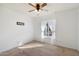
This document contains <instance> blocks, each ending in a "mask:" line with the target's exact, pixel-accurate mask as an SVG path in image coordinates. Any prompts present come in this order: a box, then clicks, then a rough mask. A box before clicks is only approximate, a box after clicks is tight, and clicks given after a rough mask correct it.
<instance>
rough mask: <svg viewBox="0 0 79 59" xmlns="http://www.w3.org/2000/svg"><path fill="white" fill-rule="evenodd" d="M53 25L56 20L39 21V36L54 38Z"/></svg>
mask: <svg viewBox="0 0 79 59" xmlns="http://www.w3.org/2000/svg"><path fill="white" fill-rule="evenodd" d="M55 25H56V20H52V21H51V20H50V21H43V22H42V23H41V30H42V31H41V36H42V38H52V39H55Z"/></svg>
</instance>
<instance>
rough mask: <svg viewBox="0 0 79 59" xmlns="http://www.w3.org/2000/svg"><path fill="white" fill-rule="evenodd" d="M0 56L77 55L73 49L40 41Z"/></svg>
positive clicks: (78, 54) (78, 53)
mask: <svg viewBox="0 0 79 59" xmlns="http://www.w3.org/2000/svg"><path fill="white" fill-rule="evenodd" d="M0 55H1V56H79V52H78V51H76V50H73V49H69V48H64V47H59V46H54V45H49V44H45V43H41V42H30V43H28V44H25V45H24V46H21V47H17V48H15V49H12V50H10V51H6V52H3V53H0Z"/></svg>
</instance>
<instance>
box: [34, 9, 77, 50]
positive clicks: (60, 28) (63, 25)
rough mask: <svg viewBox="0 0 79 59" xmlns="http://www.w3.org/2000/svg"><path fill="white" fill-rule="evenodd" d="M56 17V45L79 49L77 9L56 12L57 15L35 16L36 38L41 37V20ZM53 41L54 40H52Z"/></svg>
mask: <svg viewBox="0 0 79 59" xmlns="http://www.w3.org/2000/svg"><path fill="white" fill-rule="evenodd" d="M53 19H56V40H55V41H56V42H55V44H56V45H60V46H64V47H68V48H73V49H77V45H78V43H77V9H71V10H65V11H60V12H56V13H55V15H49V16H44V17H35V18H34V20H35V22H34V26H35V27H34V28H35V29H34V30H35V39H36V40H39V41H42V40H43V39H41V22H42V21H45V20H53ZM52 43H53V41H52Z"/></svg>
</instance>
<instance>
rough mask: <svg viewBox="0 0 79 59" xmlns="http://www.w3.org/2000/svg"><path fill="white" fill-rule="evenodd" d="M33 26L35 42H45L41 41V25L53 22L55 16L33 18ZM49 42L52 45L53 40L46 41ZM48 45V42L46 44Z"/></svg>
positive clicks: (44, 40)
mask: <svg viewBox="0 0 79 59" xmlns="http://www.w3.org/2000/svg"><path fill="white" fill-rule="evenodd" d="M33 20H34V22H33V24H34V31H35V32H34V35H35V36H34V37H35V40H38V41H43V42H47V40H48V39H47V40H46V39H42V38H41V23H42V22H43V21H49V20H50V21H52V20H55V15H51V16H50V15H46V16H38V17H33ZM48 41H50V43H51V42H52V43H53V40H48ZM47 43H49V42H47Z"/></svg>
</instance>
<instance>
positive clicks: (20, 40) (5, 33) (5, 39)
mask: <svg viewBox="0 0 79 59" xmlns="http://www.w3.org/2000/svg"><path fill="white" fill-rule="evenodd" d="M17 21H20V22H24V24H25V25H24V26H20V25H16V22H17ZM32 39H33V26H32V21H31V19H30V18H29V17H28V16H27V15H26V14H23V13H19V12H16V11H12V10H10V9H7V8H6V7H4V6H0V52H2V51H6V50H9V49H11V48H14V47H17V46H19V45H21V44H24V43H27V42H30V41H31V40H32Z"/></svg>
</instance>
